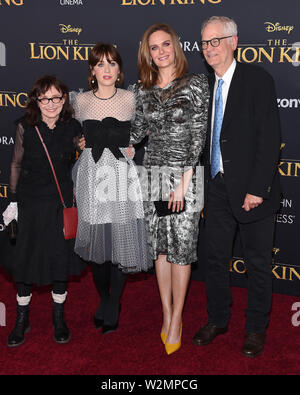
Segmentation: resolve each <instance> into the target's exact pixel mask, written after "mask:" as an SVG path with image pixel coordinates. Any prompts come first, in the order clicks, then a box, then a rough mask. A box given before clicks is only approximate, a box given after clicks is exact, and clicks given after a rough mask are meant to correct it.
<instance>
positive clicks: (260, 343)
mask: <svg viewBox="0 0 300 395" xmlns="http://www.w3.org/2000/svg"><path fill="white" fill-rule="evenodd" d="M265 338H266V334H265V332H263V333H246V338H245V342H244V345H243V348H242V354H243V355H245V357H250V358H255V357H258V356H259V355H260V354H261V353H262V352H263V351H264V345H265Z"/></svg>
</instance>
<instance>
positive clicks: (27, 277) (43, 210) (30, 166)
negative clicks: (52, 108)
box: [4, 119, 85, 285]
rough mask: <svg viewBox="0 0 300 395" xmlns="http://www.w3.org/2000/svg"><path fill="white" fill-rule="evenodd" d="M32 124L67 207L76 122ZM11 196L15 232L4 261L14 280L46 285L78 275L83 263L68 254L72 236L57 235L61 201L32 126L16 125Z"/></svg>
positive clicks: (71, 252) (77, 129) (71, 249)
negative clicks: (15, 216) (15, 207)
mask: <svg viewBox="0 0 300 395" xmlns="http://www.w3.org/2000/svg"><path fill="white" fill-rule="evenodd" d="M37 126H38V128H39V130H40V133H41V135H42V138H43V140H44V142H45V144H46V146H47V149H48V151H49V155H50V157H51V160H52V163H53V166H54V169H55V172H56V175H57V179H58V182H59V185H60V188H61V191H62V195H63V198H64V201H65V203H66V205H67V206H71V205H72V200H73V183H72V179H71V164H72V161H74V154H75V139H76V137H77V136H79V135H80V134H81V125H80V124H79V122H77V121H76V120H75V119H72V120H71V122H70V123H63V122H61V121H58V122H57V123H56V126H55V128H54V129H49V128H48V126H47V125H46V124H45V123H44V122H42V121H40V122H39V123H38V125H37ZM10 194H11V196H10V197H11V201H17V202H18V236H17V241H16V245H15V246H14V247H13V248H12V250H13V253H12V255H10V254H9V255H8V256H6V258H7V259H6V260H4V266H5V268H6V270H7V271H8V272H9V273H10V274H11V275H12V276H13V279H14V280H15V281H16V282H23V283H25V284H37V285H46V284H53V282H55V281H67V279H68V277H69V275H76V274H80V273H81V271H82V270H83V269H84V268H85V263H84V261H82V260H81V259H80V258H79V257H78V256H77V255H76V254H75V253H74V240H65V239H64V235H63V218H62V209H63V207H62V203H61V201H60V198H59V194H58V190H57V187H56V184H55V181H54V177H53V173H52V171H51V168H50V165H49V161H48V159H47V156H46V153H45V151H44V148H43V146H42V144H41V141H40V139H39V137H38V135H37V132H36V130H35V128H34V127H33V126H30V125H28V124H27V123H26V122H25V120H23V119H22V120H21V121H20V122H19V123H18V125H17V131H16V140H15V147H14V154H13V159H12V165H11V176H10Z"/></svg>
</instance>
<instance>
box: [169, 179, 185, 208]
mask: <svg viewBox="0 0 300 395" xmlns="http://www.w3.org/2000/svg"><path fill="white" fill-rule="evenodd" d="M184 196H185V193H184V189H183V185H182V183H180V184H179V185H178V187H177V188H175V190H174V191H173V192H171V193H170V199H169V204H168V209H170V208H171V207H172V212H173V213H174V212H175V211H176V212H177V213H179V211H182V210H183V205H184Z"/></svg>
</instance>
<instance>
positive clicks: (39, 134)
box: [35, 126, 66, 208]
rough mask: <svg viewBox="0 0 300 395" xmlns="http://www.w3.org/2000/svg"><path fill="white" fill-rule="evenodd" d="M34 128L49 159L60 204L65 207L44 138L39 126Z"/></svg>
mask: <svg viewBox="0 0 300 395" xmlns="http://www.w3.org/2000/svg"><path fill="white" fill-rule="evenodd" d="M35 130H36V132H37V134H38V136H39V138H40V140H41V143H42V145H43V147H44V150H45V152H46V155H47V158H48V160H49V163H50V167H51V170H52V173H53V176H54V180H55V182H56V186H57V189H58V193H59V196H60V200H61V202H62V205H63V206H64V208H66V205H65V202H64V199H63V197H62V194H61V190H60V186H59V184H58V181H57V177H56V174H55V170H54V167H53V164H52V160H51V158H50V155H49V152H48V150H47V147H46V145H45V143H44V140H43V138H42V136H41V133H40V131H39V128H38V127H37V126H35Z"/></svg>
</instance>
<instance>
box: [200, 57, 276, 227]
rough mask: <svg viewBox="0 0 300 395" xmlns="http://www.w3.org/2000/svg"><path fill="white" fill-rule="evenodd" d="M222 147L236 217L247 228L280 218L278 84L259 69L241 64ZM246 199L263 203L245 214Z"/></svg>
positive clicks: (231, 92) (211, 81)
mask: <svg viewBox="0 0 300 395" xmlns="http://www.w3.org/2000/svg"><path fill="white" fill-rule="evenodd" d="M214 82H215V74H214V73H212V74H211V75H210V76H209V85H210V91H211V99H210V105H209V114H208V131H207V140H206V146H205V149H204V163H205V202H207V198H208V194H209V179H210V141H211V113H212V100H213V88H214ZM220 146H221V153H222V159H223V166H224V175H225V177H224V178H225V182H226V188H227V192H228V197H229V201H230V205H231V208H232V210H233V214H234V216H235V217H236V219H237V220H238V221H239V222H242V223H247V222H253V221H256V220H259V219H262V218H264V217H266V216H268V215H271V213H275V212H276V211H277V210H278V208H279V204H280V197H281V196H280V195H281V194H280V185H279V173H278V167H277V166H278V161H279V153H280V120H279V114H278V106H277V98H276V93H275V86H274V81H273V79H272V77H271V75H270V74H269V73H267V72H266V71H265V70H264V69H262V68H261V67H259V66H254V65H248V64H242V63H238V62H237V65H236V69H235V72H234V74H233V77H232V80H231V85H230V88H229V92H228V97H227V102H226V108H225V113H224V118H223V124H222V130H221V136H220ZM246 193H250V194H252V195H256V196H260V197H262V198H263V199H264V201H263V203H262V204H261V205H260V206H259V207H257V208H254V209H252V210H250V211H249V212H246V211H245V210H244V209H243V208H242V205H243V202H244V198H245V195H246Z"/></svg>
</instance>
